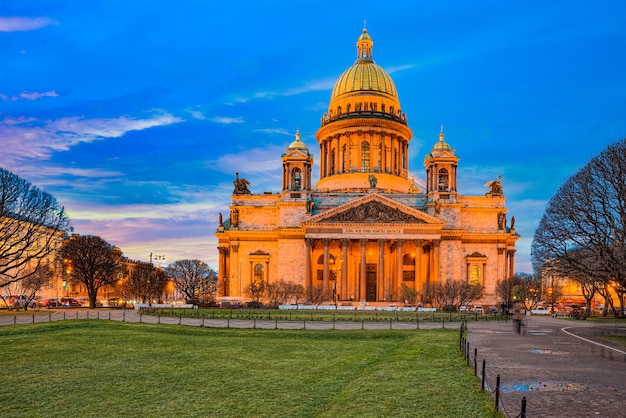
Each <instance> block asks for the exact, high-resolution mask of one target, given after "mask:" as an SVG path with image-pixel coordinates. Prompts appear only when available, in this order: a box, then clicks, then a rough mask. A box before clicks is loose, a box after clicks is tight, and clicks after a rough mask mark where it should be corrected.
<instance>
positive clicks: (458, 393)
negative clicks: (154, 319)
mask: <svg viewBox="0 0 626 418" xmlns="http://www.w3.org/2000/svg"><path fill="white" fill-rule="evenodd" d="M0 345H1V346H2V367H1V368H0V379H1V381H2V383H3V387H4V390H2V391H0V416H3V417H4V416H10V417H27V416H28V417H33V416H46V417H55V416H72V417H103V416H111V417H117V416H124V417H138V416H142V417H143V416H150V417H173V416H178V417H186V416H200V417H204V416H222V417H223V416H226V417H235V416H236V417H242V416H254V417H351V416H354V417H356V416H359V417H364V416H371V417H402V416H411V417H493V416H494V409H493V407H492V404H493V401H492V399H491V397H490V396H489V395H488V394H487V393H485V392H482V391H481V390H480V382H479V380H478V379H477V378H476V377H474V376H473V374H472V372H473V370H472V369H471V368H469V367H467V366H466V364H465V362H464V360H463V358H462V356H461V354H460V353H459V351H458V331H453V330H430V331H429V330H418V331H306V330H292V331H280V330H253V329H249V330H235V329H213V328H211V329H208V328H202V327H184V326H171V325H148V324H129V323H120V322H114V321H104V320H102V321H99V320H78V321H58V322H52V323H39V324H29V325H17V326H6V327H1V328H0Z"/></svg>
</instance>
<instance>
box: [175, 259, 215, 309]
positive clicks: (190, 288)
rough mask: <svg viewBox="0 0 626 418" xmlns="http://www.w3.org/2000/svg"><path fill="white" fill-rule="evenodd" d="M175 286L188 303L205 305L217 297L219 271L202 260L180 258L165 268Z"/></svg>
mask: <svg viewBox="0 0 626 418" xmlns="http://www.w3.org/2000/svg"><path fill="white" fill-rule="evenodd" d="M165 272H166V273H167V276H168V277H169V279H170V280H171V281H172V283H174V287H175V288H176V289H177V290H178V291H179V292H180V293H182V294H183V296H184V298H185V300H186V301H187V302H188V303H196V304H199V305H204V304H205V303H208V301H211V300H214V299H215V292H217V273H216V272H215V271H214V270H213V269H211V268H210V267H209V265H208V264H206V263H204V262H202V261H200V260H178V261H175V262H173V263H172V264H170V265H169V266H168V267H166V268H165Z"/></svg>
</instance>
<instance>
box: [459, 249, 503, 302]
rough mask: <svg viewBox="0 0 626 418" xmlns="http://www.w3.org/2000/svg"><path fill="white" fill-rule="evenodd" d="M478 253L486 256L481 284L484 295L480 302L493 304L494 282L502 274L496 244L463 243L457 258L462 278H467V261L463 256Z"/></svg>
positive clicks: (494, 298)
mask: <svg viewBox="0 0 626 418" xmlns="http://www.w3.org/2000/svg"><path fill="white" fill-rule="evenodd" d="M474 253H479V254H482V255H484V256H486V257H487V264H486V265H485V269H484V270H483V272H482V274H483V276H482V285H483V287H484V295H483V299H482V302H483V303H485V304H490V305H495V304H496V303H497V300H496V299H497V297H496V296H495V291H496V282H497V281H498V280H499V279H500V278H501V276H502V274H503V271H502V269H503V266H500V265H499V262H500V259H499V258H498V248H497V246H496V244H465V245H463V251H462V252H461V253H459V260H460V261H461V262H462V264H463V274H464V276H463V277H464V278H465V279H467V263H466V259H465V257H466V256H468V255H470V254H474Z"/></svg>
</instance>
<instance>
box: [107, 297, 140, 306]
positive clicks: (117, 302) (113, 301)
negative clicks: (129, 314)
mask: <svg viewBox="0 0 626 418" xmlns="http://www.w3.org/2000/svg"><path fill="white" fill-rule="evenodd" d="M107 302H108V305H109V306H110V307H111V308H117V309H132V308H134V305H133V304H132V303H131V302H130V301H127V300H125V299H123V298H109V299H108V300H107Z"/></svg>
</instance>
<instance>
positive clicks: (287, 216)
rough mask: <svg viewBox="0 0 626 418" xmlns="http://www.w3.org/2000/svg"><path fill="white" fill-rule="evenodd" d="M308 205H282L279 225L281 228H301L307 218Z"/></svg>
mask: <svg viewBox="0 0 626 418" xmlns="http://www.w3.org/2000/svg"><path fill="white" fill-rule="evenodd" d="M306 216H307V214H306V204H305V203H299V204H289V205H284V204H283V205H280V207H279V215H278V224H279V226H280V227H281V228H300V227H301V226H302V225H301V223H302V221H303V220H304V219H305V218H306Z"/></svg>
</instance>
